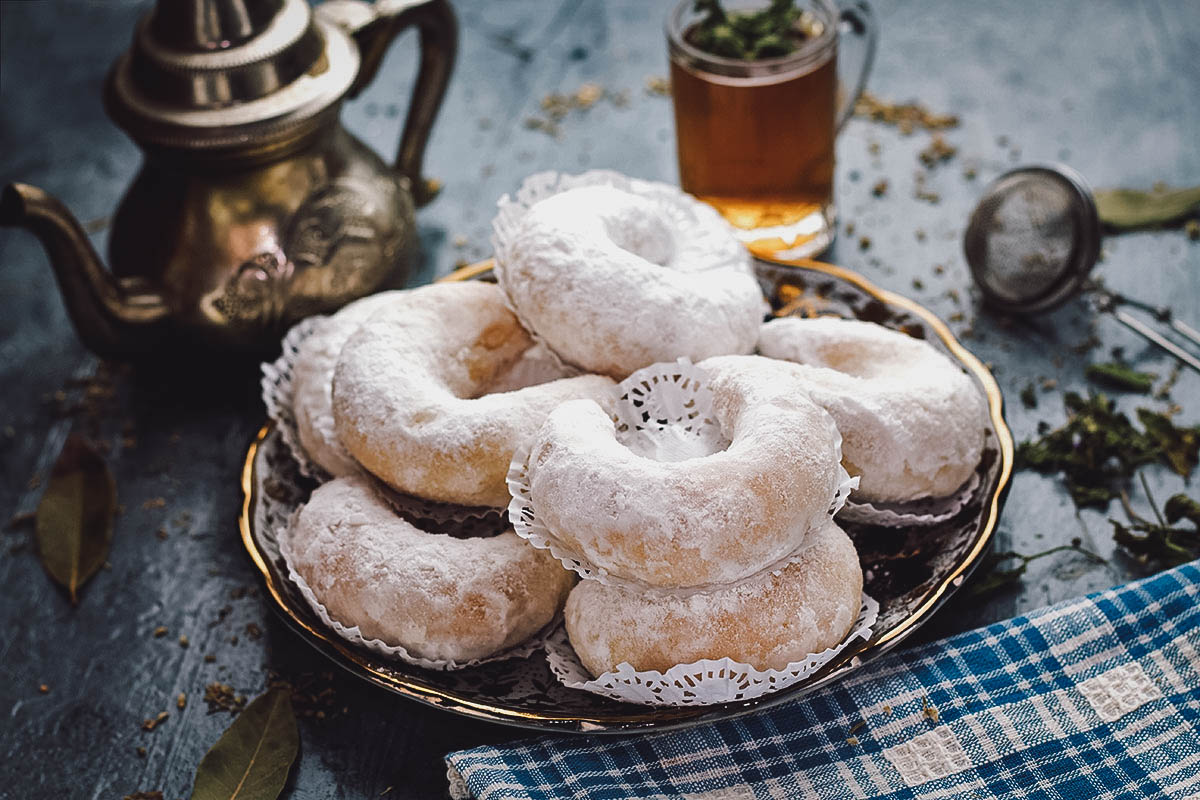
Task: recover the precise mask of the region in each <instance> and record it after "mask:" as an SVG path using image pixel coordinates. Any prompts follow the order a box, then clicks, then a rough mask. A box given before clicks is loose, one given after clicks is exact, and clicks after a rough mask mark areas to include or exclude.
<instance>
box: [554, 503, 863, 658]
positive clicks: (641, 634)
mask: <svg viewBox="0 0 1200 800" xmlns="http://www.w3.org/2000/svg"><path fill="white" fill-rule="evenodd" d="M862 582H863V577H862V569H861V568H860V566H859V563H858V554H857V553H856V552H855V550H854V545H853V544H852V543H851V541H850V538H849V537H848V536H846V534H845V533H844V532H843V531H842V530H841V528H839V527H838V526H837V525H836V524H835V523H833V522H832V521H830V522H828V523H827V524H825V525H824V526H822V527H821V529H820V530H818V531H816V532H814V533H813V536H812V541H811V544H809V545H808V546H807V547H806V548H805V550H804V551H803V552H802V553H801V555H800V557H799V558H798V559H797V560H796V561H794V562H792V563H791V564H788V565H787V566H785V567H783V568H782V569H781V570H778V571H775V572H763V573H759V574H757V575H753V576H751V577H749V578H747V579H745V580H743V581H741V582H739V583H737V584H734V585H732V586H729V587H727V588H723V589H718V590H716V591H713V592H706V593H700V594H691V595H687V596H679V595H674V594H656V593H654V592H648V591H638V590H636V589H630V588H626V587H621V586H605V585H604V584H601V583H599V582H597V581H583V582H581V583H580V584H579V585H578V586H576V587H575V588H574V589H573V590H572V591H571V595H570V597H569V598H568V599H567V605H566V610H565V620H566V627H567V634H568V636H569V637H570V641H571V645H572V646H573V647H574V649H575V652H576V653H577V654H578V656H579V658H580V661H581V662H582V663H583V665H584V666H585V667H586V668H587V670H588V671H589V672H590V673H591V674H592V675H593V676H598V675H601V674H603V673H606V672H611V671H613V670H615V669H616V668H617V667H618V665H620V664H622V663H628V664H629V665H630V666H632V667H633V668H634V669H635V670H658V671H660V672H665V671H666V670H668V669H670V668H671V667H673V666H675V665H676V664H686V663H691V662H695V661H699V660H701V659H720V658H726V657H728V658H731V659H733V660H734V661H738V662H742V663H746V664H750V665H751V666H753V667H755V668H756V669H760V670H764V669H782V668H783V667H784V666H786V665H787V664H789V663H792V662H796V661H800V660H802V659H803V658H804V657H805V656H807V655H808V654H810V653H819V652H821V651H822V650H825V649H826V648H828V647H832V646H834V645H835V644H837V643H838V642H840V641H841V640H842V638H843V637H844V636H845V635H846V633H847V632H848V631H849V630H850V627H851V626H852V625H853V624H854V621H855V620H856V618H857V617H858V614H859V607H860V601H861V596H862Z"/></svg>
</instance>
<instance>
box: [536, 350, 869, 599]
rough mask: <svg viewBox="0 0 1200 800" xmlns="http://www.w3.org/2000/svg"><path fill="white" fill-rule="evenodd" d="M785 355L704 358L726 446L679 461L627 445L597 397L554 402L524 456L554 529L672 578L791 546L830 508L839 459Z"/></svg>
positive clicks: (573, 543) (702, 581)
mask: <svg viewBox="0 0 1200 800" xmlns="http://www.w3.org/2000/svg"><path fill="white" fill-rule="evenodd" d="M792 366H793V365H791V364H784V363H781V362H778V361H773V360H771V359H766V358H761V357H758V356H718V357H716V358H712V359H708V360H706V361H703V362H701V363H700V364H698V365H697V367H698V368H699V369H700V370H702V371H703V372H704V373H706V374H707V379H708V385H709V388H710V390H711V392H712V397H713V402H712V413H713V416H714V417H715V422H716V424H717V425H718V426H719V428H720V431H721V434H722V438H724V439H726V440H728V446H727V447H725V449H723V450H719V451H717V452H713V453H711V454H708V455H704V456H701V457H693V458H687V459H685V460H682V461H658V460H655V459H654V458H650V457H647V456H645V455H641V454H639V453H636V452H634V451H633V450H630V449H629V448H628V447H626V446H625V445H623V444H622V443H621V442H620V441H618V439H617V435H616V428H615V426H614V424H613V421H612V419H611V418H610V417H609V415H608V413H606V412H605V410H604V409H602V408H601V407H600V405H598V404H597V403H595V402H593V401H590V400H576V401H571V402H567V403H563V404H562V405H560V406H559V407H558V408H556V409H554V411H552V412H551V413H550V415H549V416H548V417H547V418H546V421H545V423H543V425H542V426H541V428H540V429H539V430H538V432H537V435H536V436H535V437H534V439H533V441H532V444H531V448H530V453H529V456H528V461H527V467H526V469H527V472H526V474H527V480H528V485H529V497H530V500H531V502H532V505H533V507H534V508H536V510H537V517H538V522H539V524H540V525H541V526H543V527H544V528H545V529H546V530H547V531H548V539H549V540H550V543H551V544H553V543H554V541H555V540H557V542H558V543H561V544H562V545H564V546H565V548H564V549H566V550H569V551H571V552H573V553H576V554H578V555H579V556H580V557H581V558H582V559H584V560H586V561H587V562H589V563H590V564H591V565H592V566H594V567H597V568H599V569H600V570H603V571H604V572H606V573H607V574H608V575H609V576H611V577H613V578H617V579H620V580H624V581H627V582H630V583H637V584H644V585H649V586H659V587H678V588H683V587H701V586H707V585H710V584H722V583H731V582H733V581H736V580H738V579H740V578H743V577H745V576H747V575H750V574H753V573H755V572H757V571H759V570H760V569H762V568H763V567H765V566H766V565H768V564H771V563H773V562H776V561H778V560H780V559H783V558H785V557H786V556H787V555H788V554H789V553H792V552H794V551H795V550H796V549H798V548H799V547H800V546H801V545H802V543H803V542H804V539H805V537H806V536H808V535H809V533H810V532H811V531H813V530H815V529H816V528H818V527H820V526H822V525H824V523H825V522H826V520H827V519H828V518H829V516H830V515H831V514H832V513H833V510H834V508H833V502H834V498H835V496H836V494H837V492H838V490H839V488H840V487H841V486H842V483H843V480H844V477H845V473H844V472H843V470H842V468H841V466H840V460H841V450H840V441H841V439H840V437H839V436H838V432H837V429H836V428H835V427H834V425H833V420H832V419H831V418H830V417H829V415H828V414H826V413H825V411H824V410H823V409H821V408H820V407H819V406H817V405H816V404H815V403H813V402H812V401H811V400H810V399H809V398H808V395H807V394H806V393H805V391H804V382H803V381H802V380H801V379H800V378H799V377H798V376H797V374H796V370H795V369H793V368H792Z"/></svg>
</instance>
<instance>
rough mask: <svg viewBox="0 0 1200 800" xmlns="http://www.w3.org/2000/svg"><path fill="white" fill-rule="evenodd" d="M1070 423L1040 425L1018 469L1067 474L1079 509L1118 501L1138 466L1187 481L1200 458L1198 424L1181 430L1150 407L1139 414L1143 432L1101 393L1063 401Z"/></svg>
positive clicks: (1071, 395) (1020, 452) (1023, 448)
mask: <svg viewBox="0 0 1200 800" xmlns="http://www.w3.org/2000/svg"><path fill="white" fill-rule="evenodd" d="M1063 405H1064V406H1065V407H1066V409H1067V423H1066V424H1065V425H1063V426H1062V427H1061V428H1057V429H1055V430H1050V429H1049V426H1048V425H1046V424H1045V423H1042V424H1040V425H1039V426H1038V433H1039V434H1041V438H1040V439H1038V440H1036V441H1032V440H1030V441H1025V442H1022V443H1021V444H1020V445H1019V446H1018V447H1017V460H1016V463H1017V468H1018V469H1033V470H1037V471H1038V472H1042V473H1047V474H1051V473H1056V472H1061V473H1063V478H1064V481H1065V482H1066V485H1067V491H1068V492H1070V494H1071V499H1072V500H1074V501H1075V505H1076V506H1079V507H1081V508H1083V507H1089V506H1091V507H1096V508H1104V507H1105V506H1107V505H1108V503H1109V501H1110V500H1112V499H1113V498H1115V497H1117V496H1118V495H1119V494H1120V492H1121V490H1122V489H1123V488H1124V487H1125V486H1126V485H1127V484H1128V482H1129V480H1130V479H1131V478H1132V477H1133V475H1134V473H1135V472H1137V470H1138V468H1140V467H1142V466H1144V465H1146V464H1150V463H1153V462H1156V461H1158V462H1162V463H1164V464H1166V465H1167V466H1169V467H1170V468H1171V469H1172V470H1174V471H1175V472H1176V473H1178V474H1179V475H1182V476H1184V477H1188V476H1190V475H1191V473H1192V470H1194V469H1195V467H1196V464H1197V459H1198V456H1200V426H1194V427H1190V428H1181V427H1177V426H1176V425H1175V424H1174V423H1173V422H1171V419H1170V417H1168V416H1167V415H1165V414H1160V413H1159V412H1157V411H1152V410H1150V409H1147V408H1139V409H1138V410H1137V417H1138V420H1139V421H1140V422H1141V424H1142V427H1143V428H1144V430H1138V429H1137V428H1136V427H1134V425H1133V423H1132V422H1130V420H1129V417H1127V416H1126V415H1125V414H1123V413H1121V412H1119V411H1117V410H1116V404H1115V403H1114V402H1113V401H1112V400H1110V399H1108V398H1107V397H1106V396H1104V395H1103V394H1093V395H1089V396H1088V397H1087V398H1086V399H1084V398H1083V397H1081V396H1080V395H1078V394H1076V393H1075V392H1068V393H1067V394H1066V395H1064V397H1063Z"/></svg>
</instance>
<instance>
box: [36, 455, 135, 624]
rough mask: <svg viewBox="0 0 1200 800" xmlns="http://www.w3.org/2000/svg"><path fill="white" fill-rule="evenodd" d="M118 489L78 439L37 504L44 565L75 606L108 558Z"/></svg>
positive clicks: (101, 460) (98, 458)
mask: <svg viewBox="0 0 1200 800" xmlns="http://www.w3.org/2000/svg"><path fill="white" fill-rule="evenodd" d="M116 509H117V484H116V481H114V480H113V476H112V473H111V472H109V470H108V465H107V464H106V463H105V462H104V458H103V457H102V456H101V455H100V454H99V453H98V452H96V450H95V449H94V448H93V447H92V446H91V445H90V444H89V443H88V441H87V440H86V439H85V438H83V437H82V436H80V435H78V434H74V433H73V434H71V435H70V436H68V437H67V441H66V443H65V444H64V445H63V449H62V452H61V453H59V455H58V461H56V462H55V464H54V468H53V470H52V471H51V473H50V482H49V484H48V485H47V486H46V491H45V493H44V494H43V495H42V499H41V502H39V503H38V508H37V515H36V521H35V530H36V537H37V544H38V554H39V555H40V557H41V559H42V565H43V566H44V567H45V568H46V572H47V573H49V574H50V577H51V578H53V579H54V580H55V581H56V582H57V583H59V584H60V585H62V587H63V588H65V589H66V590H67V595H68V596H69V597H70V598H71V603H72V605H74V604H77V603H78V602H79V587H81V586H82V585H83V584H84V583H86V582H87V580H88V579H89V578H91V577H92V576H93V575H95V574H96V571H97V570H99V569H100V567H102V566H103V565H104V560H105V559H106V558H107V557H108V548H109V544H110V543H111V542H112V531H113V516H114V514H115V513H116Z"/></svg>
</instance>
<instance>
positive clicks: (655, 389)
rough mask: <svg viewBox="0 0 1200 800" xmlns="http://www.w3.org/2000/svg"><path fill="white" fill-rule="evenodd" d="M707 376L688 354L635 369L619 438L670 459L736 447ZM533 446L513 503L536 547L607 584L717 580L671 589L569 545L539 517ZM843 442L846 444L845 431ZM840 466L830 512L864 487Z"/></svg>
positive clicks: (622, 404)
mask: <svg viewBox="0 0 1200 800" xmlns="http://www.w3.org/2000/svg"><path fill="white" fill-rule="evenodd" d="M707 377H708V376H707V374H706V373H705V372H704V371H703V370H702V369H700V368H699V367H697V366H696V365H694V364H692V363H691V362H690V361H688V360H687V359H680V360H679V361H676V362H675V363H673V364H652V365H651V366H649V367H644V368H642V369H640V370H638V371H637V372H634V373H633V374H632V375H630V376H629V377H628V378H626V379H625V380H624V381H622V382H621V383H620V384H618V385H617V390H616V392H615V399H614V401H613V402H612V403H611V404H610V406H609V408H607V409H606V411H608V412H609V415H610V416H611V417H612V420H613V425H614V426H615V428H616V436H617V441H619V442H620V443H621V444H623V445H625V446H626V447H628V448H629V449H630V450H632V451H634V452H635V453H638V454H639V455H642V456H645V457H647V458H654V459H658V460H662V461H678V460H683V459H688V458H697V457H702V456H705V455H709V454H711V453H715V452H717V451H718V450H721V449H723V448H725V447H726V446H728V444H729V443H728V441H727V440H725V438H724V437H723V436H722V435H721V430H720V426H718V425H717V422H716V419H715V418H714V417H713V415H712V413H711V412H712V392H711V391H710V390H709V389H708V384H707ZM531 446H532V445H531V443H526V444H525V445H524V446H522V447H521V448H519V449H518V450H517V451H516V452H515V453H514V454H513V460H512V463H511V464H510V465H509V468H508V475H507V478H506V480H507V482H508V490H509V493H510V494H511V495H512V501H511V502H510V503H509V504H508V519H509V522H511V523H512V526H513V529H514V530H515V531H516V532H517V535H518V536H520V537H521V538H522V539H525V540H526V541H528V542H529V543H530V544H532V545H533V546H534V547H537V548H539V549H541V550H549V551H550V554H551V555H552V556H554V557H555V558H557V559H558V560H559V561H560V562H561V563H562V565H563V566H564V567H566V568H567V569H569V570H572V571H574V572H576V573H577V574H578V575H579V576H580V577H581V578H584V579H585V580H594V581H599V582H600V583H603V584H605V585H607V586H627V587H631V588H637V589H652V590H654V591H657V592H666V593H669V594H676V595H689V594H695V593H698V592H704V591H710V590H712V589H713V588H715V587H716V586H717V584H700V585H697V586H689V587H686V588H678V589H668V588H664V587H661V586H653V585H650V584H647V583H645V582H642V581H638V580H634V579H630V578H626V577H622V576H618V575H612V574H610V573H609V571H608V570H607V569H605V568H603V567H599V566H596V565H594V564H592V563H591V561H589V559H588V558H587V557H586V556H585V555H583V554H582V553H580V552H578V551H577V550H575V549H574V548H572V547H571V546H570V545H568V544H566V543H564V542H563V541H562V540H561V539H560V538H558V537H557V536H556V535H555V533H554V532H553V531H552V530H550V529H549V528H547V527H546V526H545V525H544V524H542V523H541V522H540V521H539V519H538V516H537V511H536V509H535V508H534V505H533V500H532V497H531V496H530V490H529V473H528V464H529V449H530V447H531ZM838 447H839V448H840V447H841V436H840V434H839V435H838ZM838 469H839V471H840V472H841V481H840V482H839V484H838V487H837V489H836V491H835V493H834V495H833V497H832V498H830V503H829V508H828V510H827V513H828V516H829V517H833V516H834V515H835V514H837V513H838V511H840V510H841V509H842V507H843V506H844V505H845V503H846V498H847V497H849V496H850V493H851V492H852V491H853V490H854V489H855V488H857V486H858V478H851V477H850V476H849V474H847V472H846V470H845V469H843V468H842V467H840V466H839V467H838ZM806 538H807V537H806ZM806 546H807V541H806V542H803V543H801V545H800V546H799V547H798V548H796V549H795V550H793V551H792V552H790V553H788V554H787V555H785V556H783V557H782V558H779V559H778V560H776V561H774V562H773V563H770V564H767V565H765V566H764V567H763V569H762V570H759V571H758V572H756V573H755V574H760V573H761V572H766V571H770V572H778V571H779V570H781V569H783V568H784V567H785V566H787V565H788V564H790V563H791V562H793V561H795V560H796V559H797V558H799V557H800V555H801V554H802V553H803V551H804V549H805V547H806Z"/></svg>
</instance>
